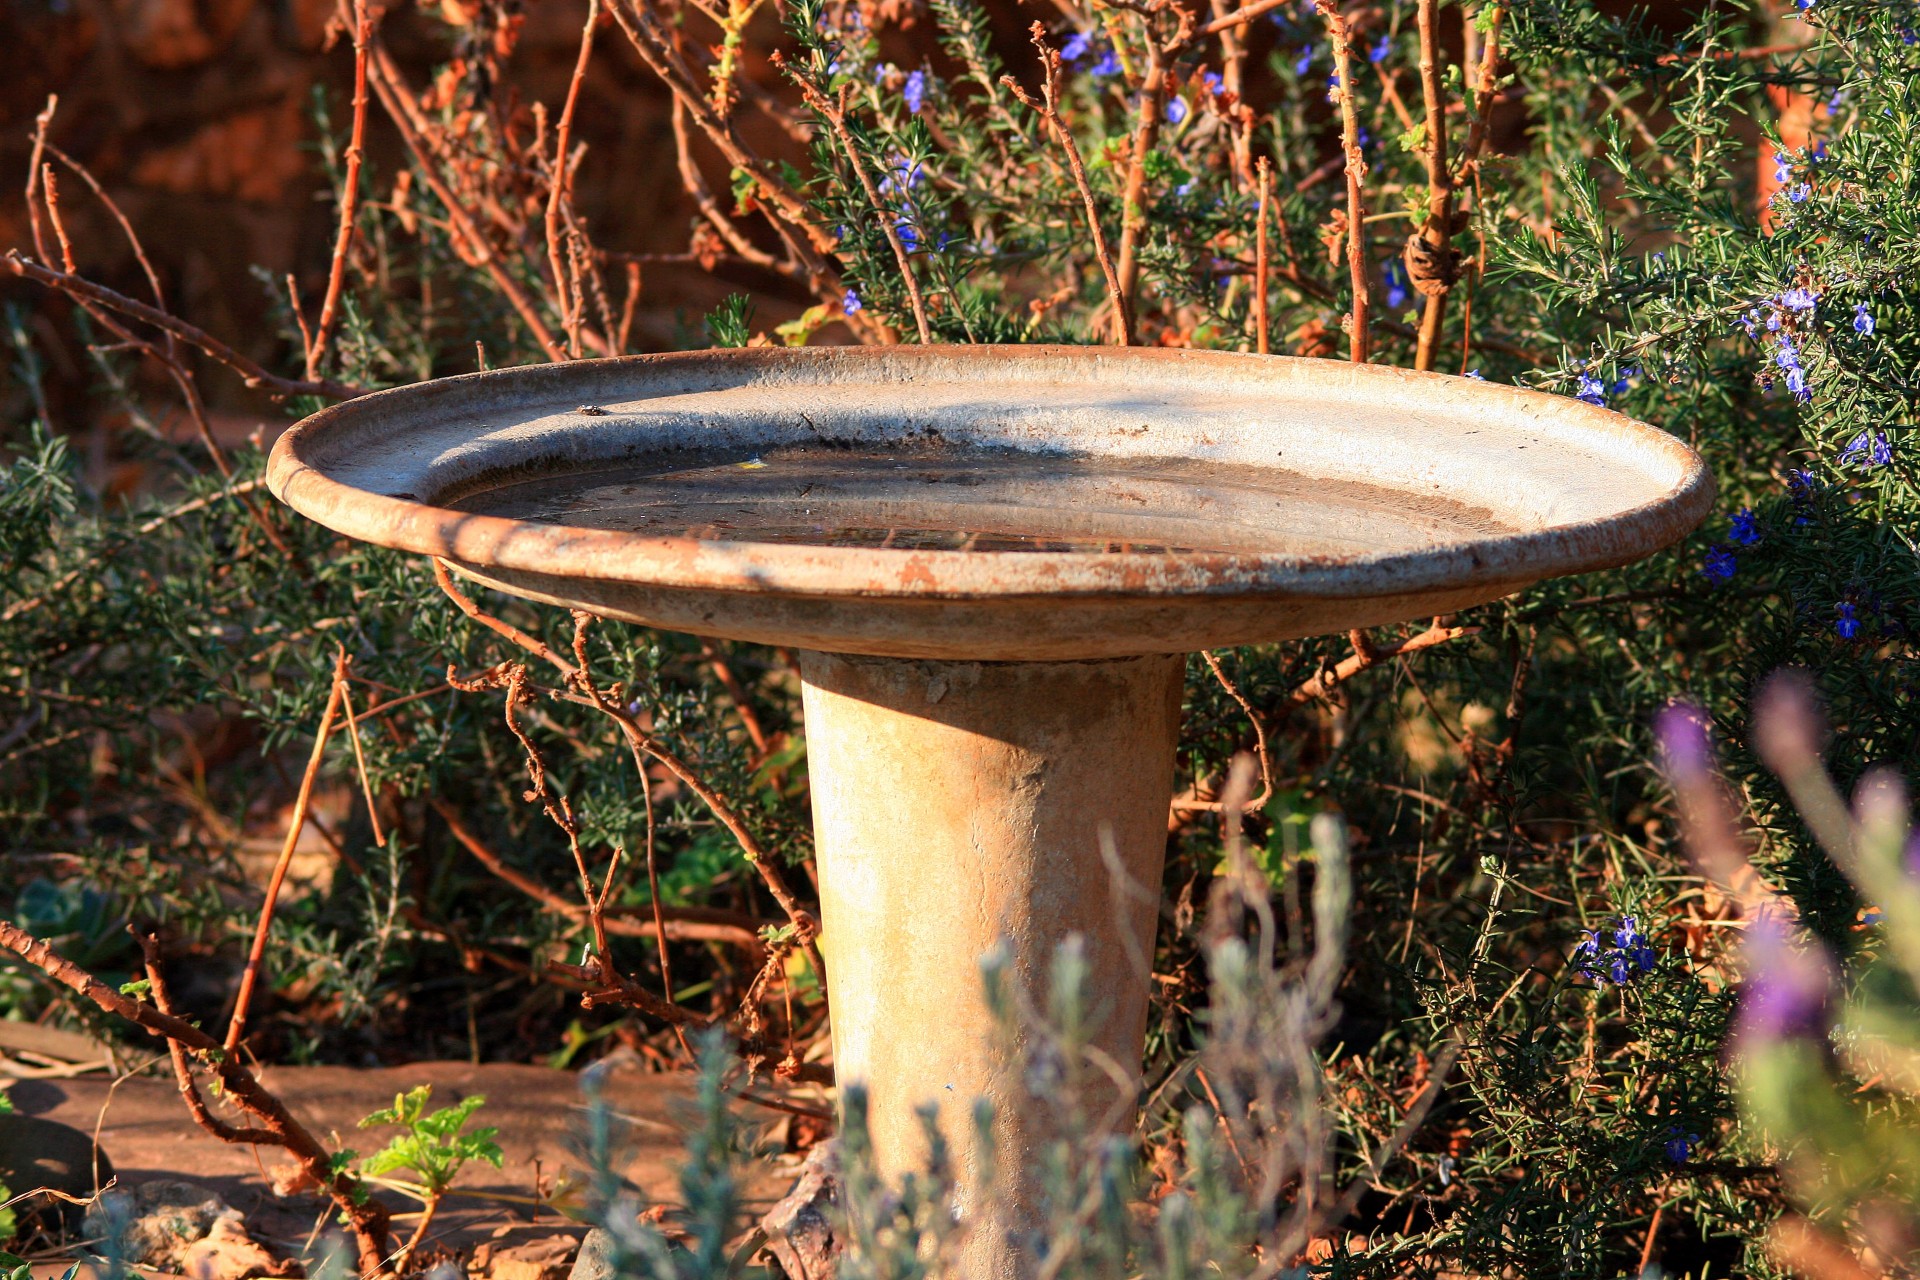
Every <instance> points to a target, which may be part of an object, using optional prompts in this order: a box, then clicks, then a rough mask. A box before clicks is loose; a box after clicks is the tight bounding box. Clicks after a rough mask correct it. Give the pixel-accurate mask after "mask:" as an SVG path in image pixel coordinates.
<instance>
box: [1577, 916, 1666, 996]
mask: <svg viewBox="0 0 1920 1280" xmlns="http://www.w3.org/2000/svg"><path fill="white" fill-rule="evenodd" d="M1607 939H1611V941H1610V942H1609V941H1607ZM1658 959H1659V957H1658V956H1657V955H1656V954H1655V953H1654V950H1653V947H1652V945H1651V944H1649V943H1648V942H1647V939H1646V936H1645V935H1644V934H1642V933H1641V932H1640V926H1639V924H1638V922H1637V921H1636V920H1635V919H1634V917H1632V916H1622V917H1620V920H1619V922H1618V923H1617V924H1615V925H1614V926H1613V928H1611V929H1608V930H1603V931H1601V932H1600V933H1595V932H1594V931H1593V930H1591V929H1589V930H1588V931H1587V936H1586V938H1585V939H1584V940H1582V941H1581V943H1580V944H1579V945H1578V946H1576V947H1575V948H1574V949H1573V955H1572V956H1571V957H1570V962H1571V963H1572V965H1573V968H1574V972H1576V973H1578V974H1580V975H1581V976H1582V977H1584V978H1587V979H1588V980H1590V981H1592V982H1594V983H1597V984H1599V985H1600V986H1605V985H1606V984H1607V983H1609V982H1611V983H1613V984H1614V985H1615V986H1617V987H1623V986H1625V985H1626V984H1627V983H1629V982H1631V981H1633V980H1634V979H1635V978H1637V977H1639V976H1640V975H1641V974H1643V973H1652V972H1653V966H1654V964H1655V962H1656V961H1657V960H1658Z"/></svg>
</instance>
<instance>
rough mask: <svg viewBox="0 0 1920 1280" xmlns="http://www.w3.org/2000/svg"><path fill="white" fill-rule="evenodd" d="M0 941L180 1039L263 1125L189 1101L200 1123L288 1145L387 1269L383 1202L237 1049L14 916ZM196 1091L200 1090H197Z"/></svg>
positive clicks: (366, 1254) (363, 1252)
mask: <svg viewBox="0 0 1920 1280" xmlns="http://www.w3.org/2000/svg"><path fill="white" fill-rule="evenodd" d="M152 945H153V944H152V943H151V941H150V940H148V941H146V942H143V944H142V946H143V950H146V951H147V953H148V955H149V957H150V959H149V963H150V964H152V963H153V957H155V956H156V953H155V952H153V951H152V950H150V948H151V946H152ZM0 948H5V949H6V950H8V951H11V952H13V953H14V954H15V955H17V956H19V957H20V958H21V959H22V960H24V961H26V962H27V963H28V964H30V965H32V966H33V967H34V968H36V969H38V970H39V971H40V972H41V973H43V974H45V975H46V976H47V977H49V978H51V979H53V980H54V981H55V982H57V983H59V984H60V985H61V986H64V987H66V988H67V989H68V990H70V991H72V992H74V993H75V994H77V995H79V996H80V997H82V998H83V999H85V1000H88V1001H90V1002H92V1003H93V1004H94V1005H96V1006H97V1007H99V1008H100V1009H101V1010H103V1011H104V1012H106V1013H109V1014H112V1015H113V1016H114V1017H117V1018H120V1019H122V1020H124V1021H127V1022H131V1023H134V1024H135V1025H137V1026H139V1027H142V1028H144V1029H145V1030H146V1031H148V1032H150V1033H152V1034H153V1035H156V1036H159V1037H161V1038H162V1039H164V1040H167V1041H169V1042H170V1043H177V1044H178V1045H179V1046H180V1047H181V1049H183V1050H184V1051H185V1052H186V1053H189V1054H193V1055H195V1056H196V1057H198V1058H199V1060H200V1061H201V1062H202V1063H204V1064H205V1065H206V1068H207V1069H208V1070H210V1071H212V1072H213V1074H214V1075H216V1076H217V1077H218V1078H219V1080H220V1085H221V1089H222V1091H223V1092H224V1094H225V1095H226V1096H227V1097H229V1098H231V1099H232V1100H233V1102H234V1103H235V1104H236V1105H237V1106H239V1107H240V1109H241V1110H243V1111H245V1112H247V1113H248V1114H249V1115H251V1116H253V1117H254V1118H255V1119H257V1120H259V1121H260V1122H261V1124H260V1127H259V1128H250V1129H238V1128H234V1127H233V1126H229V1125H225V1124H224V1123H219V1122H217V1121H216V1118H215V1117H213V1116H212V1114H211V1113H210V1112H209V1111H208V1110H207V1109H206V1107H205V1105H204V1103H202V1104H201V1105H200V1106H199V1107H197V1108H196V1107H195V1106H194V1105H193V1104H192V1103H191V1102H189V1104H188V1109H189V1112H190V1113H191V1114H192V1115H193V1116H194V1119H195V1120H196V1122H201V1123H202V1127H203V1128H205V1129H206V1130H207V1132H209V1133H211V1134H213V1135H214V1136H215V1137H217V1138H220V1139H221V1140H222V1141H225V1142H239V1143H245V1144H248V1145H255V1144H257V1145H261V1146H267V1145H272V1146H277V1147H280V1148H282V1149H284V1150H285V1151H286V1152H287V1153H288V1154H289V1155H291V1156H292V1157H293V1159H294V1160H295V1161H296V1162H297V1163H298V1164H299V1166H300V1169H301V1171H302V1172H303V1173H304V1174H305V1175H306V1177H307V1178H308V1179H310V1180H311V1181H312V1183H313V1185H314V1186H316V1187H319V1188H322V1189H323V1190H324V1191H325V1192H326V1194H327V1195H328V1196H329V1197H330V1198H331V1199H332V1200H333V1202H334V1204H335V1205H336V1206H338V1208H339V1209H340V1212H341V1214H342V1216H344V1217H345V1219H346V1222H347V1227H348V1229H349V1230H350V1231H351V1232H352V1233H353V1237H354V1246H355V1251H356V1252H357V1254H358V1256H359V1260H360V1271H361V1274H362V1275H363V1276H381V1275H387V1274H389V1266H388V1259H387V1242H388V1233H387V1222H388V1215H387V1209H386V1206H385V1205H383V1204H381V1203H380V1202H379V1201H378V1200H375V1199H374V1198H373V1197H371V1196H367V1195H365V1194H364V1193H363V1190H362V1188H361V1186H360V1183H359V1180H358V1179H356V1178H355V1177H354V1176H353V1175H352V1174H351V1173H349V1172H347V1171H346V1170H344V1169H335V1168H334V1167H333V1153H332V1152H330V1151H328V1150H327V1149H326V1148H325V1147H324V1146H322V1145H321V1144H320V1141H319V1140H318V1139H317V1138H315V1137H314V1136H313V1134H312V1133H310V1132H309V1131H308V1130H307V1128H306V1127H305V1126H304V1125H302V1124H301V1123H300V1122H299V1121H298V1120H297V1119H295V1118H294V1116H293V1113H292V1112H290V1111H288V1110H287V1107H286V1104H285V1103H283V1102H281V1101H280V1099H279V1098H278V1097H277V1096H275V1095H274V1094H273V1092H272V1091H270V1090H269V1089H267V1088H266V1086H265V1085H263V1084H261V1083H260V1081H259V1079H258V1078H257V1077H256V1076H255V1075H254V1074H253V1073H252V1072H251V1071H250V1070H248V1069H247V1067H246V1066H245V1065H244V1063H243V1062H242V1061H241V1057H240V1055H239V1054H235V1053H229V1052H227V1051H226V1049H225V1048H224V1047H223V1046H222V1045H221V1044H220V1042H219V1041H217V1040H215V1039H214V1038H213V1037H212V1036H210V1035H208V1034H207V1033H206V1032H204V1031H202V1030H201V1029H200V1028H199V1027H197V1026H195V1025H193V1024H192V1023H191V1022H188V1021H186V1020H185V1019H183V1018H179V1017H176V1016H175V1015H173V1014H171V1013H167V1012H165V1011H163V1010H161V1009H159V1008H157V1007H156V1006H155V1005H152V1004H148V1003H146V1002H145V1001H143V1000H138V999H135V998H134V997H132V996H129V995H123V994H122V993H121V992H119V991H116V990H115V989H114V988H112V987H110V986H108V985H106V984H105V983H103V982H101V981H100V980H99V979H98V978H95V977H94V976H93V975H92V974H90V973H88V972H87V971H86V970H84V969H82V968H80V967H79V966H78V965H76V964H73V963H72V962H70V961H68V960H66V959H63V958H62V957H61V956H60V955H59V954H58V953H56V952H55V951H54V949H53V948H52V947H51V946H50V945H48V944H47V943H45V942H42V941H40V940H39V939H37V938H35V937H34V936H33V935H31V934H29V933H28V932H26V930H24V929H21V928H20V927H19V926H17V925H15V924H13V923H12V922H11V921H8V920H0ZM156 968H157V966H156ZM177 1078H178V1077H177V1076H176V1080H177ZM187 1083H188V1085H189V1086H190V1085H191V1084H192V1080H191V1077H189V1079H188V1082H187ZM182 1093H183V1096H185V1094H186V1093H187V1090H185V1089H183V1091H182ZM194 1096H195V1097H196V1098H197V1097H198V1094H197V1090H196V1091H194ZM203 1117H204V1121H203ZM207 1122H213V1123H207Z"/></svg>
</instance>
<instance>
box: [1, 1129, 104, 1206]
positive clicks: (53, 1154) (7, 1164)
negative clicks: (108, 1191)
mask: <svg viewBox="0 0 1920 1280" xmlns="http://www.w3.org/2000/svg"><path fill="white" fill-rule="evenodd" d="M112 1178H113V1162H112V1161H110V1160H108V1159H107V1154H106V1152H104V1151H101V1150H100V1149H99V1148H97V1147H95V1146H94V1145H93V1139H92V1138H90V1137H88V1136H87V1135H86V1134H84V1133H82V1132H81V1131H80V1130H78V1129H75V1128H72V1127H71V1126H69V1125H64V1124H60V1123H58V1122H57V1121H53V1120H43V1119H41V1118H40V1117H39V1116H22V1115H14V1114H12V1113H6V1114H0V1186H4V1187H6V1188H7V1195H8V1196H23V1195H26V1194H27V1193H28V1192H30V1191H36V1190H39V1189H41V1188H43V1187H44V1188H46V1189H48V1190H51V1191H56V1192H59V1193H60V1194H59V1195H55V1196H42V1197H37V1198H36V1199H33V1200H26V1201H22V1202H21V1203H20V1204H19V1205H18V1206H16V1209H17V1212H19V1213H21V1214H22V1215H23V1216H24V1215H26V1214H28V1213H39V1212H44V1213H46V1214H47V1215H48V1217H49V1218H52V1217H55V1216H57V1217H59V1218H60V1219H61V1220H62V1221H64V1222H67V1223H68V1224H70V1225H77V1224H78V1223H79V1220H80V1214H81V1210H80V1207H79V1206H78V1205H76V1204H74V1203H73V1202H72V1201H69V1200H64V1199H62V1198H61V1197H62V1196H72V1197H73V1198H74V1199H75V1200H85V1199H87V1198H88V1197H90V1196H92V1195H93V1192H94V1189H95V1188H96V1187H99V1186H104V1185H105V1184H106V1183H107V1182H109V1181H110V1180H111V1179H112Z"/></svg>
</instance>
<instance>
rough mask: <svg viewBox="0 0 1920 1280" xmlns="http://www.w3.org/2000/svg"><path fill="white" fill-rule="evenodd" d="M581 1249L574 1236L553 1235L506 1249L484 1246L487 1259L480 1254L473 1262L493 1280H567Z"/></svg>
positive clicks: (475, 1256) (476, 1255) (476, 1253)
mask: <svg viewBox="0 0 1920 1280" xmlns="http://www.w3.org/2000/svg"><path fill="white" fill-rule="evenodd" d="M579 1247H580V1242H579V1241H578V1240H577V1239H575V1238H574V1237H573V1236H569V1235H553V1236H547V1237H546V1238H544V1239H541V1240H527V1241H523V1242H522V1243H520V1244H516V1245H509V1246H507V1247H506V1248H504V1249H502V1248H493V1247H490V1246H487V1245H482V1246H481V1249H483V1250H485V1251H486V1252H485V1256H484V1257H483V1256H482V1254H481V1253H480V1251H478V1250H476V1251H475V1253H474V1259H473V1260H474V1262H475V1263H476V1264H478V1266H479V1267H483V1268H484V1270H485V1273H486V1275H487V1276H488V1277H490V1280H563V1277H565V1276H567V1275H568V1267H567V1264H568V1263H570V1262H572V1261H573V1256H574V1252H575V1250H577V1249H578V1248H579Z"/></svg>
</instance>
